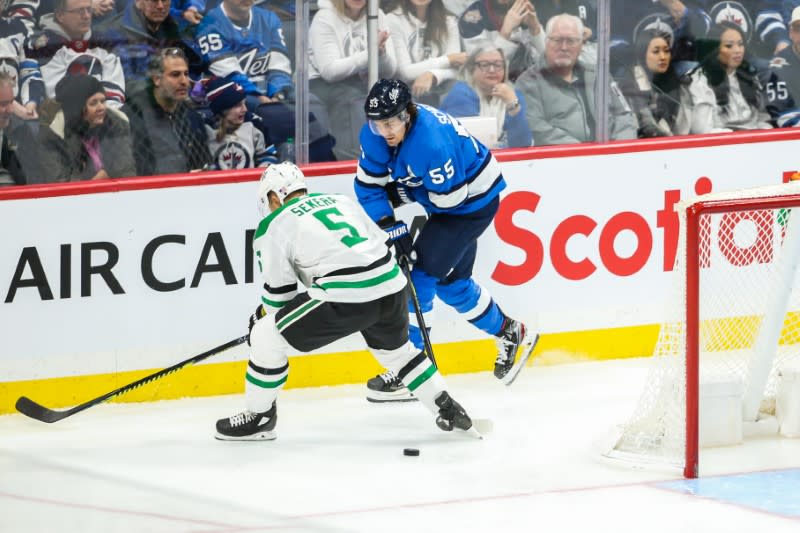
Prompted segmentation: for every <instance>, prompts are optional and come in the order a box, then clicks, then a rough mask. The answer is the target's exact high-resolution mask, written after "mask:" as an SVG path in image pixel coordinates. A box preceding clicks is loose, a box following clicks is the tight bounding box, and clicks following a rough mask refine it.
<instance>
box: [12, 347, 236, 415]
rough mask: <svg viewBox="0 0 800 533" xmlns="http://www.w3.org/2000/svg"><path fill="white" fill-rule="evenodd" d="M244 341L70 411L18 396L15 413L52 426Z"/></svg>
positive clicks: (206, 354)
mask: <svg viewBox="0 0 800 533" xmlns="http://www.w3.org/2000/svg"><path fill="white" fill-rule="evenodd" d="M246 340H247V335H243V336H242V337H239V338H237V339H233V340H232V341H228V342H226V343H225V344H221V345H219V346H217V347H216V348H212V349H210V350H208V351H207V352H203V353H201V354H199V355H195V356H194V357H191V358H189V359H187V360H185V361H181V362H180V363H177V364H175V365H172V366H171V367H169V368H165V369H163V370H159V371H158V372H156V373H154V374H150V375H149V376H146V377H143V378H142V379H140V380H137V381H134V382H133V383H129V384H127V385H125V386H124V387H120V388H119V389H117V390H113V391H111V392H109V393H106V394H104V395H102V396H100V397H97V398H95V399H94V400H89V401H88V402H86V403H82V404H80V405H76V406H75V407H73V408H71V409H66V410H64V411H56V410H54V409H49V408H47V407H45V406H43V405H40V404H38V403H36V402H34V401H33V400H31V399H30V398H28V397H26V396H20V397H19V399H18V400H17V404H16V407H17V411H19V412H20V413H22V414H23V415H26V416H29V417H31V418H33V419H36V420H39V421H40V422H47V423H48V424H52V423H53V422H58V421H59V420H62V419H64V418H67V417H68V416H72V415H74V414H75V413H80V412H81V411H83V410H84V409H88V408H90V407H92V406H95V405H97V404H99V403H103V402H104V401H106V400H110V399H111V398H115V397H117V396H120V395H122V394H125V393H126V392H130V391H132V390H133V389H135V388H137V387H141V386H142V385H146V384H147V383H150V382H151V381H155V380H157V379H160V378H163V377H164V376H166V375H168V374H172V373H173V372H177V371H178V370H180V369H181V368H183V367H185V366H189V365H193V364H195V363H199V362H200V361H202V360H204V359H208V358H209V357H211V356H212V355H216V354H218V353H220V352H224V351H225V350H227V349H228V348H233V347H234V346H238V345H240V344H242V343H243V342H245V341H246Z"/></svg>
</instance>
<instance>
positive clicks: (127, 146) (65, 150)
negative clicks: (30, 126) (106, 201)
mask: <svg viewBox="0 0 800 533" xmlns="http://www.w3.org/2000/svg"><path fill="white" fill-rule="evenodd" d="M56 100H57V101H58V102H59V103H60V104H61V110H60V111H59V112H58V113H57V114H56V115H55V117H54V119H53V121H52V122H51V123H50V125H49V126H47V127H44V126H43V127H42V128H41V129H40V130H39V139H40V142H41V146H42V150H41V157H42V166H43V170H44V175H45V176H46V177H47V180H48V181H52V182H58V181H82V180H96V179H102V178H118V177H124V176H133V175H135V174H136V167H135V165H134V162H133V154H132V153H131V133H130V128H129V126H128V121H127V119H126V117H125V115H124V114H122V113H121V112H120V111H117V110H116V109H114V108H111V107H107V106H106V96H105V92H104V89H103V86H102V84H101V83H100V82H99V81H97V80H96V79H95V78H94V77H93V76H89V75H86V74H77V75H74V76H67V77H66V78H64V79H63V80H62V81H61V82H60V83H59V84H58V86H57V87H56Z"/></svg>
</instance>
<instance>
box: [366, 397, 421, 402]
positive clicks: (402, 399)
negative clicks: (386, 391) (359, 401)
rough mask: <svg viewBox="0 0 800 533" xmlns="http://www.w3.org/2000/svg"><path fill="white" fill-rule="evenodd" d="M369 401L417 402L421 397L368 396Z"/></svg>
mask: <svg viewBox="0 0 800 533" xmlns="http://www.w3.org/2000/svg"><path fill="white" fill-rule="evenodd" d="M367 401H368V402H372V403H398V402H416V401H419V398H417V397H415V396H408V395H406V396H377V397H376V396H367Z"/></svg>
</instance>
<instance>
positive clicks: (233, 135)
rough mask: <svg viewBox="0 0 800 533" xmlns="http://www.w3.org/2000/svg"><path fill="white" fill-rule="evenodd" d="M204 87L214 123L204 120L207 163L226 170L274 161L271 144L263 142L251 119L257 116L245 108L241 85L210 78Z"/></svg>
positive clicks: (229, 80)
mask: <svg viewBox="0 0 800 533" xmlns="http://www.w3.org/2000/svg"><path fill="white" fill-rule="evenodd" d="M206 91H207V92H206V99H207V100H208V105H209V108H210V109H211V111H212V112H213V113H214V119H213V125H214V127H212V126H211V125H208V124H206V132H207V134H208V150H209V152H211V166H212V167H213V168H214V169H216V170H226V169H234V168H253V167H265V166H268V165H269V164H271V163H277V162H278V158H277V152H276V150H275V147H274V146H273V145H272V144H270V145H269V146H267V144H266V141H265V139H264V134H263V133H262V132H261V131H260V130H259V129H258V128H257V127H256V125H255V124H254V123H253V119H254V118H255V119H256V120H259V119H258V117H256V116H254V115H253V114H252V113H250V112H248V111H247V106H246V105H245V98H246V95H245V93H244V89H243V88H242V86H241V85H239V84H238V83H236V82H235V81H233V80H231V79H229V78H213V79H211V80H209V81H208V83H207V84H206Z"/></svg>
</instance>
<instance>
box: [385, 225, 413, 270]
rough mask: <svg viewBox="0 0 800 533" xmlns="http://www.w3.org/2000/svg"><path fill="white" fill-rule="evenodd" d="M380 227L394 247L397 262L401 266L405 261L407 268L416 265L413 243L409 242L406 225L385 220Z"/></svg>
mask: <svg viewBox="0 0 800 533" xmlns="http://www.w3.org/2000/svg"><path fill="white" fill-rule="evenodd" d="M380 226H381V228H383V231H385V232H386V233H388V234H389V242H391V243H392V245H393V246H394V251H395V255H396V257H397V262H398V263H401V264H402V262H403V261H405V263H406V265H407V266H408V267H410V266H411V265H413V264H414V263H416V262H417V252H416V251H415V250H414V241H413V240H411V234H410V233H409V232H408V226H406V223H405V222H397V221H395V220H390V219H385V221H384V222H383V223H382V224H380Z"/></svg>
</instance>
